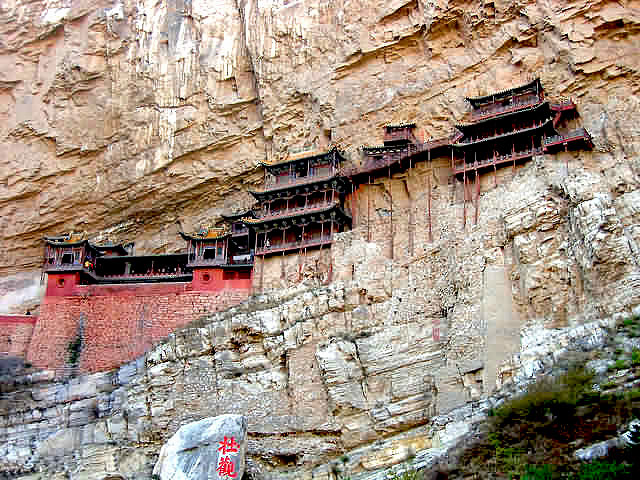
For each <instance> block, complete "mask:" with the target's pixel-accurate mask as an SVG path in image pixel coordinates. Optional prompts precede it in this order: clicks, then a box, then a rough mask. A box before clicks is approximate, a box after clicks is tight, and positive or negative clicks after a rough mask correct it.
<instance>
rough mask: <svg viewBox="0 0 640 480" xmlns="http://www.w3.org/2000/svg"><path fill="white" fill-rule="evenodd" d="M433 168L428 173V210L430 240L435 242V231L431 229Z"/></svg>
mask: <svg viewBox="0 0 640 480" xmlns="http://www.w3.org/2000/svg"><path fill="white" fill-rule="evenodd" d="M432 171H433V170H432V169H429V172H428V174H427V211H428V215H429V242H433V232H432V230H431V172H432Z"/></svg>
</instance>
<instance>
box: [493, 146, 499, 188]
mask: <svg viewBox="0 0 640 480" xmlns="http://www.w3.org/2000/svg"><path fill="white" fill-rule="evenodd" d="M493 186H494V187H497V186H498V171H497V169H496V151H495V150H494V151H493Z"/></svg>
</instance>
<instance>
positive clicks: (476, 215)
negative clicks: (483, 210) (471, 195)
mask: <svg viewBox="0 0 640 480" xmlns="http://www.w3.org/2000/svg"><path fill="white" fill-rule="evenodd" d="M479 204H480V175H479V174H478V170H476V213H475V217H474V221H473V224H474V225H477V224H478V207H479Z"/></svg>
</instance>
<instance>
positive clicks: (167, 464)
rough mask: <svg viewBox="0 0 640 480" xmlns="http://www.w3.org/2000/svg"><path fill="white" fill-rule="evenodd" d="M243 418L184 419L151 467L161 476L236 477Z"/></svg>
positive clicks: (184, 479) (193, 479)
mask: <svg viewBox="0 0 640 480" xmlns="http://www.w3.org/2000/svg"><path fill="white" fill-rule="evenodd" d="M246 450H247V419H246V418H245V417H243V416H242V415H220V416H219V417H211V418H205V419H203V420H200V421H197V422H193V423H188V424H187V425H183V426H182V427H180V429H179V430H178V431H177V432H176V433H175V434H174V435H173V437H171V438H170V439H169V441H167V443H165V444H164V446H163V447H162V449H161V450H160V457H159V458H158V462H157V463H156V466H155V467H154V469H153V473H154V475H158V476H159V477H160V479H161V480H169V479H171V480H232V479H236V480H240V479H241V478H242V475H243V474H244V460H245V459H244V456H245V452H246Z"/></svg>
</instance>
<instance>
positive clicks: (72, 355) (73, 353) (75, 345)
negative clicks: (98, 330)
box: [67, 335, 82, 365]
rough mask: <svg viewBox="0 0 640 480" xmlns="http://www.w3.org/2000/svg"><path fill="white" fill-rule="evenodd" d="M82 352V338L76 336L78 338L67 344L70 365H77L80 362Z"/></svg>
mask: <svg viewBox="0 0 640 480" xmlns="http://www.w3.org/2000/svg"><path fill="white" fill-rule="evenodd" d="M81 351H82V337H81V336H80V335H76V337H75V338H74V339H73V340H71V341H70V342H69V343H68V344H67V354H68V357H67V363H68V364H69V365H76V364H77V363H78V360H80V352H81Z"/></svg>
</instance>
